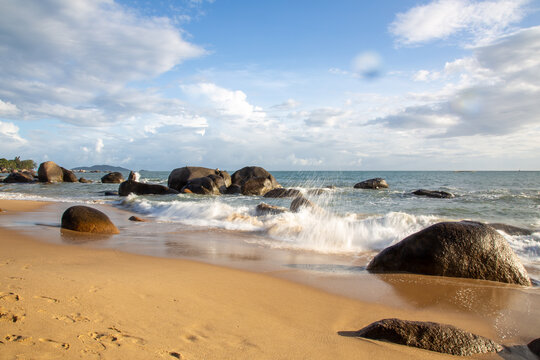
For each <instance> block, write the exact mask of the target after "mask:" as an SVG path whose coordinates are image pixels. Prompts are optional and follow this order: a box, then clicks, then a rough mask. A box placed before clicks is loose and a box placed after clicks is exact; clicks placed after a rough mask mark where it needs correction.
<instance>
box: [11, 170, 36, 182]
mask: <svg viewBox="0 0 540 360" xmlns="http://www.w3.org/2000/svg"><path fill="white" fill-rule="evenodd" d="M34 181H35V180H34V176H33V175H32V174H31V173H28V172H12V173H11V174H9V175H8V176H7V177H6V178H5V179H4V182H5V183H33V182H34Z"/></svg>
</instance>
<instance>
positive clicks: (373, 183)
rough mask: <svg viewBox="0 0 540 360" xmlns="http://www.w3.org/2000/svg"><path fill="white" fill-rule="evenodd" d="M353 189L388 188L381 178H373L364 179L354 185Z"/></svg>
mask: <svg viewBox="0 0 540 360" xmlns="http://www.w3.org/2000/svg"><path fill="white" fill-rule="evenodd" d="M354 188H355V189H371V190H377V189H386V188H388V183H387V182H386V180H384V179H382V178H374V179H369V180H364V181H361V182H359V183H358V184H355V185H354Z"/></svg>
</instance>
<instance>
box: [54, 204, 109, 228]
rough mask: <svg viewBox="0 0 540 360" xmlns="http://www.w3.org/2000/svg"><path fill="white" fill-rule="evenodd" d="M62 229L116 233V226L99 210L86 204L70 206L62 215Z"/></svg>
mask: <svg viewBox="0 0 540 360" xmlns="http://www.w3.org/2000/svg"><path fill="white" fill-rule="evenodd" d="M61 226H62V229H68V230H72V231H79V232H85V233H96V234H118V233H119V231H118V228H117V227H116V226H115V225H114V224H113V223H112V222H111V220H110V219H109V217H108V216H107V215H105V214H104V213H102V212H101V211H99V210H97V209H94V208H91V207H88V206H80V205H78V206H72V207H70V208H69V209H67V210H66V211H64V214H63V215H62V225H61Z"/></svg>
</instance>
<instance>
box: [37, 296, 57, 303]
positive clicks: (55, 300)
mask: <svg viewBox="0 0 540 360" xmlns="http://www.w3.org/2000/svg"><path fill="white" fill-rule="evenodd" d="M34 299H43V300H45V301H47V302H48V303H51V304H56V303H59V302H60V300H58V299H55V298H52V297H49V296H34Z"/></svg>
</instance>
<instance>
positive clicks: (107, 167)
mask: <svg viewBox="0 0 540 360" xmlns="http://www.w3.org/2000/svg"><path fill="white" fill-rule="evenodd" d="M71 170H84V171H108V172H114V171H130V170H129V169H126V168H123V167H120V166H111V165H93V166H79V167H76V168H73V169H71Z"/></svg>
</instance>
